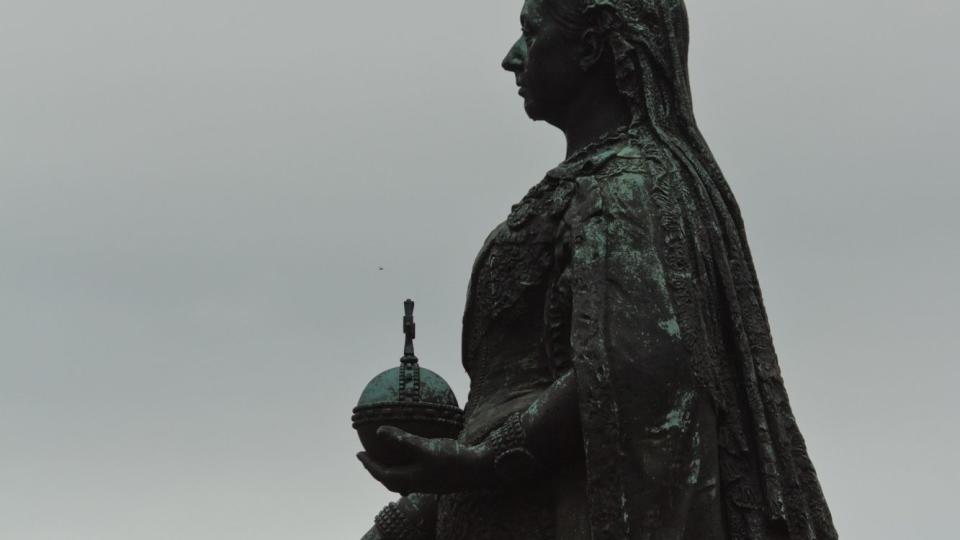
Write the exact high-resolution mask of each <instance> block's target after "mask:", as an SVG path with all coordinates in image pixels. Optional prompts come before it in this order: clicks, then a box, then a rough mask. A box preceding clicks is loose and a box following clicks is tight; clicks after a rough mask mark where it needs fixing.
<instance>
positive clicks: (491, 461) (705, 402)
mask: <svg viewBox="0 0 960 540" xmlns="http://www.w3.org/2000/svg"><path fill="white" fill-rule="evenodd" d="M521 25H522V29H523V33H522V36H521V37H520V38H519V39H518V40H517V42H516V43H515V44H514V45H513V46H512V48H511V49H510V51H509V52H508V53H507V56H506V58H505V59H504V61H503V67H504V68H505V69H506V70H507V71H510V72H511V73H513V74H514V75H515V76H516V82H517V85H518V86H519V93H520V95H521V96H522V97H523V99H524V108H525V109H526V112H527V114H528V115H529V116H530V117H531V118H532V119H534V120H544V121H546V122H548V123H549V124H552V125H554V126H556V127H558V128H559V129H561V130H562V131H563V133H564V134H565V136H566V139H567V156H566V159H565V160H564V161H563V162H562V163H561V164H560V165H559V166H558V167H556V168H555V169H553V170H551V171H549V172H548V173H547V174H546V176H545V177H544V178H543V180H542V181H540V182H539V183H538V184H537V185H535V186H534V187H533V188H532V189H531V190H530V192H529V193H528V194H527V196H526V197H524V198H523V200H522V201H520V202H519V204H517V205H515V206H514V207H513V210H512V212H511V213H510V215H509V216H508V218H507V220H506V221H505V222H504V223H502V224H500V225H499V226H497V227H496V228H495V229H494V230H493V232H492V234H491V235H490V236H489V238H488V239H487V240H486V242H485V243H484V245H483V247H482V249H481V250H480V254H479V256H478V257H477V260H476V263H475V266H474V270H473V275H472V276H471V278H470V285H469V293H468V298H467V304H466V310H465V314H464V319H463V347H462V355H463V364H464V367H465V368H466V370H467V372H468V374H469V375H470V380H471V387H470V395H469V398H468V401H467V403H466V406H465V410H464V428H463V430H462V432H461V433H460V435H459V437H458V438H457V439H449V438H447V439H445V438H434V439H431V438H424V437H418V436H415V435H412V434H410V433H407V432H404V431H402V430H399V429H395V428H389V427H384V428H381V429H380V430H379V431H378V432H377V435H378V436H379V437H380V439H381V442H382V443H383V444H384V445H386V446H387V447H388V448H391V449H393V451H396V452H398V453H402V454H404V455H407V456H410V458H409V459H408V460H405V461H403V462H402V463H400V464H387V463H382V462H378V461H376V460H375V459H373V458H372V457H371V456H369V455H367V454H364V453H361V454H360V455H359V458H360V460H361V461H362V462H363V465H364V466H365V467H366V468H367V469H368V470H369V472H370V473H371V474H372V475H373V476H374V477H375V478H376V479H377V480H379V481H380V482H381V483H383V485H385V486H386V487H387V488H388V489H390V490H392V491H395V492H398V493H400V494H403V495H404V497H403V498H401V499H400V500H399V501H398V502H397V503H395V504H392V505H390V506H388V507H387V508H386V509H384V511H383V512H382V513H381V514H380V515H379V516H378V517H377V519H376V525H375V526H374V527H373V528H372V529H371V530H370V532H369V533H368V534H367V535H366V537H365V538H367V539H375V538H384V539H401V538H402V539H431V540H432V539H435V540H511V539H512V540H541V539H543V540H546V539H559V540H566V539H570V540H574V539H576V540H588V539H592V540H623V539H654V540H681V539H683V540H721V539H723V540H774V539H776V540H780V539H784V540H787V539H789V540H812V539H819V540H827V539H833V538H837V533H836V531H835V530H834V528H833V525H832V522H831V517H830V512H829V510H828V508H827V504H826V502H825V501H824V498H823V495H822V493H821V490H820V486H819V483H818V480H817V477H816V473H815V472H814V468H813V465H812V464H811V462H810V459H809V458H808V457H807V452H806V449H805V446H804V442H803V438H802V437H801V435H800V431H799V429H798V427H797V424H796V421H795V419H794V417H793V414H792V413H791V410H790V405H789V402H788V399H787V394H786V391H785V390H784V385H783V379H782V378H781V375H780V369H779V367H778V363H777V358H776V354H775V352H774V348H773V344H772V341H771V336H770V328H769V326H768V322H767V317H766V313H765V310H764V306H763V301H762V298H761V293H760V288H759V285H758V282H757V277H756V273H755V271H754V265H753V262H752V259H751V255H750V250H749V247H748V246H747V240H746V235H745V233H744V229H743V221H742V219H741V216H740V211H739V209H738V207H737V203H736V201H735V200H734V197H733V194H732V193H731V191H730V188H729V187H728V185H727V182H726V181H725V179H724V177H723V174H722V173H721V171H720V169H719V167H718V166H717V163H716V161H715V160H714V158H713V156H712V155H711V153H710V150H709V148H708V147H707V144H706V142H705V141H704V139H703V137H702V136H701V134H700V132H699V131H698V129H697V125H696V122H695V120H694V115H693V107H692V103H691V94H690V88H689V79H688V75H687V46H688V28H687V16H686V12H685V7H684V4H683V2H682V0H526V2H525V3H524V5H523V10H522V13H521Z"/></svg>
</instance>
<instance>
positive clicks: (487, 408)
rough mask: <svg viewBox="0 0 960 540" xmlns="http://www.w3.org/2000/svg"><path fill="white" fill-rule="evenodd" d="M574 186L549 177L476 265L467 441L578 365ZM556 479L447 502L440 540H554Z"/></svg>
mask: <svg viewBox="0 0 960 540" xmlns="http://www.w3.org/2000/svg"><path fill="white" fill-rule="evenodd" d="M573 185H574V184H573V183H572V182H570V181H561V180H558V179H556V178H550V177H547V178H546V179H544V181H542V182H541V183H539V184H537V185H536V186H534V188H533V189H531V190H530V193H528V195H527V196H526V197H525V198H524V199H523V200H522V201H521V202H520V203H519V204H517V205H515V206H514V207H513V210H512V212H511V213H510V216H509V218H508V219H507V221H505V222H504V223H502V224H500V225H499V226H497V227H496V228H495V229H494V231H493V232H492V233H491V234H490V236H489V237H488V239H487V241H486V242H485V243H484V246H483V248H482V249H481V251H480V254H479V256H478V257H477V260H476V262H475V264H474V269H473V274H472V276H471V280H470V288H469V292H468V295H467V304H466V309H465V312H464V321H463V324H464V326H463V344H462V346H463V351H462V354H463V363H464V367H465V369H466V371H467V373H468V374H469V375H470V381H471V383H470V395H469V398H468V400H467V404H466V410H465V427H464V432H463V434H462V436H461V438H462V439H463V440H465V441H467V442H471V443H474V442H479V441H480V440H482V439H483V438H484V437H485V436H486V434H487V433H488V432H489V431H490V430H492V429H494V428H496V427H497V426H499V425H500V424H501V423H502V422H503V420H504V418H505V417H506V416H507V415H509V414H511V413H512V412H514V411H520V410H525V409H526V408H527V407H529V406H530V404H531V403H533V401H535V400H536V399H537V397H539V396H540V394H541V392H542V391H543V390H545V389H546V388H547V387H549V386H550V385H551V384H552V383H553V382H554V381H555V380H556V377H557V376H558V375H559V374H560V373H561V372H562V371H563V370H564V369H565V368H566V364H569V358H567V357H566V356H565V353H566V351H567V348H568V346H567V345H565V344H567V343H569V329H568V324H567V321H568V320H569V313H568V310H569V294H568V293H566V292H565V290H566V289H565V286H564V268H565V266H566V260H565V259H566V257H567V252H568V250H567V249H566V248H565V245H566V241H565V239H564V225H563V219H562V218H563V211H564V209H565V208H566V207H567V205H568V203H569V199H570V197H571V195H572V193H573ZM550 484H551V482H550V479H546V480H545V481H544V482H541V483H538V484H537V485H535V486H533V487H530V488H524V489H520V490H516V489H513V490H510V491H509V492H508V491H506V490H503V491H499V490H498V491H487V492H474V493H463V494H456V495H446V496H443V497H441V502H440V515H439V524H438V536H437V538H438V539H443V540H493V539H497V540H511V539H517V540H520V539H523V540H539V539H548V538H554V531H555V529H556V526H557V525H556V517H555V513H556V505H557V501H556V497H555V495H554V487H553V486H551V485H550Z"/></svg>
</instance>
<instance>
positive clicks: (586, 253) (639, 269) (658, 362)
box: [564, 140, 837, 540]
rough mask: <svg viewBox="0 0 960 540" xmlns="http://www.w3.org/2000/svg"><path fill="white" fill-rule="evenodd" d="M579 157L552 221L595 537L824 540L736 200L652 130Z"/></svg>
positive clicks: (816, 491)
mask: <svg viewBox="0 0 960 540" xmlns="http://www.w3.org/2000/svg"><path fill="white" fill-rule="evenodd" d="M587 167H588V170H589V169H591V168H592V169H593V171H592V172H585V171H584V170H583V165H580V166H579V167H578V168H579V169H580V170H579V172H574V171H570V174H572V175H573V176H574V178H575V182H576V186H577V187H576V190H575V193H574V196H573V199H572V201H571V203H570V206H569V207H568V209H567V211H566V213H565V216H564V220H565V222H566V223H567V224H568V226H569V228H570V233H569V235H570V238H571V241H572V255H571V262H570V276H571V289H572V290H571V293H572V312H571V328H570V342H571V349H572V351H571V357H572V363H573V367H574V370H575V372H576V376H577V381H578V385H579V395H580V400H579V401H580V413H581V424H582V430H583V437H584V448H585V453H586V471H587V500H588V501H589V504H590V509H589V515H590V528H591V531H592V538H593V539H594V540H608V539H609V540H613V539H618V540H620V539H627V538H630V539H633V538H637V539H640V538H643V539H647V538H650V539H664V540H666V539H670V540H679V539H699V540H706V539H713V538H716V539H721V538H729V539H735V540H748V539H749V540H753V539H778V540H779V539H790V540H801V539H803V540H810V539H815V538H816V539H831V538H836V536H837V535H836V532H835V531H834V529H833V525H832V522H831V517H830V513H829V510H828V508H827V506H826V503H825V501H824V499H823V495H822V493H821V490H820V486H819V483H818V480H817V478H816V473H815V471H814V469H813V466H812V464H811V462H810V460H809V458H808V456H807V453H806V448H805V445H804V441H803V438H802V436H801V435H800V432H799V430H798V428H797V424H796V421H795V419H794V417H793V414H792V412H791V409H790V405H789V402H788V399H787V394H786V391H785V389H784V385H783V379H782V377H781V375H780V369H779V366H778V362H777V358H776V355H775V352H774V348H773V345H772V340H771V336H770V328H769V326H768V322H767V317H766V314H765V311H764V307H763V304H762V300H761V295H760V289H759V286H758V284H757V280H756V276H755V274H754V271H753V263H752V261H751V259H750V257H749V254H748V252H747V251H746V239H745V238H744V236H743V234H742V227H738V226H737V225H738V221H739V220H738V219H737V218H734V217H733V216H734V215H736V214H735V209H732V208H730V207H728V206H727V205H726V204H725V203H724V202H723V201H721V200H718V199H712V198H705V197H698V195H701V196H702V195H704V194H705V192H708V191H709V190H708V188H707V187H706V186H703V185H698V182H697V179H695V178H691V177H690V176H689V175H688V174H685V172H684V171H683V169H682V167H681V166H680V165H679V164H678V163H677V162H676V160H675V159H674V158H673V156H672V154H671V153H670V152H669V151H666V150H664V149H663V148H662V145H659V144H657V142H656V141H649V140H647V141H642V140H641V141H633V142H632V143H630V144H627V145H621V146H620V147H614V148H613V149H611V150H609V151H608V152H607V153H606V154H604V153H600V154H599V155H597V156H595V158H594V159H593V160H592V161H590V160H588V162H587ZM706 461H710V462H711V463H709V464H708V463H706ZM707 474H715V477H713V478H705V477H704V475H707ZM714 505H717V506H716V507H714Z"/></svg>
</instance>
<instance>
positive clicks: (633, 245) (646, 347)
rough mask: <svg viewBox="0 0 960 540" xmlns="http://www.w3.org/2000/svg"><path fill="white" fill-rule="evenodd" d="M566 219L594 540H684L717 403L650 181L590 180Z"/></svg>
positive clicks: (628, 176) (627, 177)
mask: <svg viewBox="0 0 960 540" xmlns="http://www.w3.org/2000/svg"><path fill="white" fill-rule="evenodd" d="M565 221H566V222H567V225H568V226H569V232H570V242H571V244H572V246H571V247H572V252H571V259H570V262H569V265H570V266H569V267H568V270H569V273H570V278H571V283H570V287H571V296H572V308H571V322H570V345H571V348H572V351H571V355H572V362H573V366H574V369H575V372H576V377H577V384H578V392H579V406H580V418H581V424H582V431H583V438H584V450H585V454H586V467H587V489H588V500H589V501H590V505H591V507H590V509H589V510H590V521H591V527H592V529H593V538H595V539H597V540H607V539H611V540H612V539H615V538H616V539H625V538H629V539H632V538H654V539H667V538H682V537H683V534H684V533H683V528H684V526H685V522H686V520H687V517H688V514H689V512H690V508H691V506H692V505H693V504H694V499H695V496H696V495H695V494H696V492H697V491H698V489H700V488H702V485H703V482H702V481H701V480H702V479H701V477H700V460H701V457H702V454H703V452H702V451H701V448H700V446H701V443H704V444H709V442H708V441H701V437H700V435H701V433H700V432H701V429H702V428H703V426H704V425H706V424H707V423H708V422H709V419H708V418H707V417H706V416H705V415H706V414H708V413H707V412H706V411H709V405H708V403H709V402H708V401H707V398H706V396H705V395H703V392H701V390H700V389H699V388H698V386H697V384H696V379H695V376H694V372H693V369H692V366H691V355H690V353H689V352H688V350H687V349H686V348H685V346H684V344H683V342H682V340H681V335H680V325H679V324H678V319H677V313H676V309H677V307H676V299H675V298H673V297H672V296H671V288H670V287H669V286H668V283H667V273H666V272H665V260H664V259H665V257H664V249H663V246H664V245H665V241H667V240H668V239H667V238H665V237H664V233H663V231H662V230H661V226H660V222H661V220H660V219H659V218H658V216H657V208H656V205H655V204H654V202H653V195H652V187H651V185H650V179H649V178H648V177H647V176H645V175H644V174H640V173H621V174H617V175H614V176H609V177H581V178H579V179H578V188H577V191H576V195H575V197H574V200H573V201H572V202H571V204H570V207H569V209H568V211H567V213H566V214H565Z"/></svg>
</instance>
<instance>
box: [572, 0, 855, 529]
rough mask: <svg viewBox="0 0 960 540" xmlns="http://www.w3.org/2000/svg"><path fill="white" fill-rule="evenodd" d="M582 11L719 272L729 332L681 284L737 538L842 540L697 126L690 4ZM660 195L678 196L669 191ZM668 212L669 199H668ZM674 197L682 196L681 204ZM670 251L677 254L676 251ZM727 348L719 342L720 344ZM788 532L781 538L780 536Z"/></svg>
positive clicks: (677, 260)
mask: <svg viewBox="0 0 960 540" xmlns="http://www.w3.org/2000/svg"><path fill="white" fill-rule="evenodd" d="M583 2H584V8H583V12H582V13H583V15H584V16H586V17H587V20H590V21H592V24H593V25H594V26H595V27H597V28H598V29H599V30H600V31H601V32H602V33H603V35H605V36H606V40H607V43H608V44H609V46H610V48H611V50H612V52H613V57H614V66H615V72H616V78H617V85H618V88H619V90H620V92H621V94H623V95H624V96H625V98H626V99H627V101H628V103H629V104H630V106H631V107H632V109H633V112H634V123H635V124H641V123H642V124H644V125H645V126H646V127H647V128H648V132H649V131H651V130H652V132H653V133H654V136H655V138H657V139H659V141H660V143H662V145H663V147H665V148H666V149H668V151H669V153H670V155H672V157H673V159H674V160H675V162H676V163H677V165H678V166H679V169H680V176H681V177H682V178H681V179H679V180H678V182H679V186H680V187H679V189H682V190H683V191H684V192H685V193H686V194H688V198H689V199H692V201H693V208H694V211H686V212H676V213H673V212H670V211H666V210H664V212H663V216H661V217H662V220H663V223H662V225H663V228H664V230H665V231H666V233H667V235H668V238H669V237H671V236H672V237H679V236H682V235H684V234H690V231H700V233H701V236H702V238H703V239H705V240H704V243H703V244H702V245H701V244H700V243H699V242H698V243H697V246H698V251H700V253H699V254H698V255H699V257H700V258H701V259H702V260H703V262H702V264H704V265H706V266H708V267H710V272H711V274H712V275H714V276H716V283H717V288H719V291H717V292H716V294H715V296H716V297H717V298H716V300H715V304H716V306H715V307H716V308H717V309H718V310H719V312H720V320H721V321H722V322H721V323H720V327H721V328H720V329H719V333H721V334H723V335H722V336H717V335H714V336H712V337H711V336H710V334H711V332H713V333H714V334H716V333H717V330H716V329H710V328H708V327H706V326H705V325H704V323H703V316H702V314H700V313H697V312H696V311H697V310H698V309H703V305H702V299H700V298H698V297H700V296H703V295H704V294H705V292H704V290H703V284H697V283H693V282H691V281H690V280H689V279H686V280H685V279H671V280H670V281H669V283H670V286H671V288H672V289H674V292H675V297H676V298H678V304H680V305H679V306H678V310H677V311H678V319H679V323H680V326H681V329H682V335H683V339H684V341H685V343H686V345H687V346H688V348H690V349H691V353H692V356H693V358H694V360H693V363H694V369H695V371H696V375H697V378H698V380H699V381H700V383H701V385H702V386H703V387H704V388H705V389H706V390H707V391H708V392H709V394H710V396H711V397H712V399H713V401H714V403H715V405H716V409H717V417H718V433H719V439H720V440H719V445H720V470H721V479H720V481H721V486H722V488H721V489H722V490H723V497H724V500H725V509H726V520H727V526H728V528H729V530H730V536H729V537H730V538H732V539H734V540H748V539H749V540H753V539H767V538H769V537H770V536H769V535H768V534H767V533H765V531H769V530H771V528H773V529H776V530H782V531H783V536H782V537H784V538H790V539H791V540H812V539H815V538H816V539H831V538H836V537H837V533H836V531H835V530H834V528H833V525H832V520H831V516H830V512H829V509H828V508H827V505H826V503H825V501H824V498H823V494H822V492H821V489H820V485H819V482H818V480H817V478H816V474H815V472H814V469H813V466H812V464H811V462H810V460H809V458H808V457H807V452H806V448H805V443H804V441H803V438H802V436H801V434H800V432H799V430H798V428H797V425H796V422H795V420H794V417H793V413H792V411H791V408H790V404H789V401H788V399H787V394H786V390H785V389H784V385H783V379H782V378H781V375H780V368H779V365H778V361H777V357H776V353H775V351H774V348H773V342H772V338H771V334H770V328H769V325H768V321H767V315H766V311H765V308H764V306H763V300H762V297H761V293H760V287H759V285H758V282H757V276H756V271H755V269H754V264H753V261H752V257H751V254H750V250H749V247H748V245H747V239H746V234H745V231H744V226H743V220H742V218H741V215H740V210H739V208H738V205H737V203H736V200H735V199H734V197H733V194H732V192H731V190H730V188H729V186H728V185H727V182H726V180H725V179H724V176H723V174H722V173H721V171H720V168H719V166H718V165H717V163H716V161H715V159H714V157H713V155H712V154H711V152H710V150H709V148H708V146H707V144H706V141H705V140H704V138H703V136H702V135H701V133H700V130H699V129H698V128H697V123H696V120H695V118H694V113H693V103H692V98H691V91H690V82H689V76H688V70H687V51H688V46H689V30H688V21H687V14H686V8H685V6H684V3H683V1H682V0H583ZM658 196H659V197H661V198H662V199H669V198H671V197H675V196H677V195H671V194H669V193H660V194H659V195H658ZM661 202H664V209H666V208H667V207H669V206H671V204H670V201H667V200H662V201H661ZM674 202H675V201H674ZM681 244H682V242H674V243H672V244H671V242H670V241H669V240H668V245H667V249H666V258H667V260H666V261H665V263H666V265H667V267H668V270H670V271H671V275H673V276H684V275H685V276H689V275H690V272H689V270H688V269H687V268H685V267H684V266H685V265H689V264H690V263H689V262H688V256H687V255H686V254H684V253H678V252H676V250H683V249H684V248H683V246H682V245H681ZM671 249H673V250H674V251H675V252H674V253H672V254H671ZM718 341H719V342H723V343H725V345H724V346H717V342H718ZM779 537H781V536H779V535H778V538H779Z"/></svg>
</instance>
